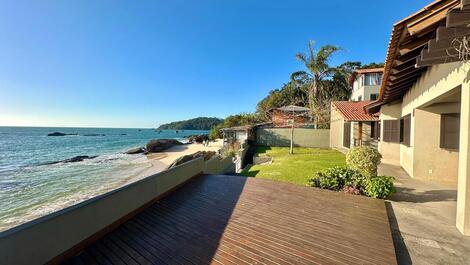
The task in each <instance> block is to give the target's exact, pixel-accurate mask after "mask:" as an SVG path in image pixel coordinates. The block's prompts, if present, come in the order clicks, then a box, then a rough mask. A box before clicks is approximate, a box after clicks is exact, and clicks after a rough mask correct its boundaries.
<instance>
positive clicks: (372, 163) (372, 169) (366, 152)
mask: <svg viewBox="0 0 470 265" xmlns="http://www.w3.org/2000/svg"><path fill="white" fill-rule="evenodd" d="M381 159H382V155H380V153H379V151H377V150H376V149H375V148H373V147H370V146H361V147H355V148H352V149H351V150H349V152H348V153H347V154H346V164H347V165H348V167H349V168H351V169H354V170H358V171H360V172H361V173H362V174H364V175H365V176H367V177H374V176H377V166H378V165H379V164H380V160H381Z"/></svg>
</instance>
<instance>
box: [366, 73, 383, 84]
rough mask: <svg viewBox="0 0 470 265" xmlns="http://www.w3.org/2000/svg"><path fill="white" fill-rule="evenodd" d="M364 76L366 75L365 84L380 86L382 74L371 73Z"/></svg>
mask: <svg viewBox="0 0 470 265" xmlns="http://www.w3.org/2000/svg"><path fill="white" fill-rule="evenodd" d="M364 76H365V82H364V85H366V86H378V85H380V84H381V83H382V74H379V73H370V74H365V75H364Z"/></svg>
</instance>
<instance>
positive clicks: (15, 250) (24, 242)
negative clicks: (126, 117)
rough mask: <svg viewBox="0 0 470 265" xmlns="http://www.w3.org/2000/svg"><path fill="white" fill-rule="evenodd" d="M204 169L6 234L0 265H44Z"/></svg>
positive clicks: (1, 238)
mask: <svg viewBox="0 0 470 265" xmlns="http://www.w3.org/2000/svg"><path fill="white" fill-rule="evenodd" d="M203 169H204V160H203V158H198V159H195V160H192V161H190V162H187V163H184V164H182V165H180V166H177V167H175V168H172V169H170V170H167V171H164V172H161V173H158V174H156V175H153V176H150V177H147V178H145V179H142V180H140V181H137V182H134V183H131V184H129V185H126V186H124V187H122V188H119V189H116V190H113V191H111V192H108V193H106V194H103V195H101V196H98V197H95V198H92V199H90V200H87V201H84V202H82V203H79V204H77V205H74V206H71V207H68V208H66V209H63V210H61V211H58V212H55V213H53V214H49V215H47V216H44V217H42V218H39V219H36V220H34V221H31V222H28V223H26V224H23V225H20V226H17V227H15V228H12V229H9V230H7V231H5V232H2V233H0V264H8V265H17V264H20V265H22V264H24V265H31V264H44V263H46V262H48V261H49V260H51V259H53V258H54V257H56V256H58V255H60V254H61V253H63V252H64V251H66V250H68V249H70V248H71V247H73V246H75V245H76V244H78V243H80V242H81V241H83V240H85V239H86V238H88V237H90V236H91V235H93V234H95V233H96V232H98V231H100V230H101V229H103V228H105V227H107V226H109V225H110V224H112V223H114V222H115V221H117V220H119V219H120V218H122V217H124V216H125V215H127V214H129V213H130V212H132V211H134V210H136V209H138V208H139V207H141V206H143V205H144V204H146V203H147V202H150V201H152V200H153V199H154V198H156V197H158V196H160V195H162V194H163V193H165V192H166V191H169V190H170V189H172V188H174V187H176V186H178V185H179V184H182V183H184V182H185V181H187V180H189V179H190V178H191V177H193V176H195V175H197V174H199V173H202V171H203Z"/></svg>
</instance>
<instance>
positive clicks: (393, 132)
mask: <svg viewBox="0 0 470 265" xmlns="http://www.w3.org/2000/svg"><path fill="white" fill-rule="evenodd" d="M399 126H400V122H399V121H398V120H384V121H383V127H384V131H383V137H382V138H383V141H384V142H390V143H398V142H399V141H400V128H399Z"/></svg>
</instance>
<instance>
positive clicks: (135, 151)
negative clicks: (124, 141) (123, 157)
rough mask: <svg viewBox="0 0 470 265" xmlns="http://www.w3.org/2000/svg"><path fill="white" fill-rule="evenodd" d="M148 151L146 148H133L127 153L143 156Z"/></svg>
mask: <svg viewBox="0 0 470 265" xmlns="http://www.w3.org/2000/svg"><path fill="white" fill-rule="evenodd" d="M146 152H147V149H145V147H137V148H132V149H130V150H129V151H127V152H126V154H128V155H135V154H142V153H146Z"/></svg>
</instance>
